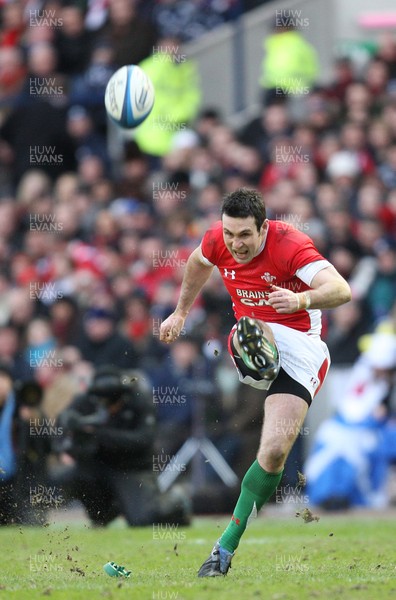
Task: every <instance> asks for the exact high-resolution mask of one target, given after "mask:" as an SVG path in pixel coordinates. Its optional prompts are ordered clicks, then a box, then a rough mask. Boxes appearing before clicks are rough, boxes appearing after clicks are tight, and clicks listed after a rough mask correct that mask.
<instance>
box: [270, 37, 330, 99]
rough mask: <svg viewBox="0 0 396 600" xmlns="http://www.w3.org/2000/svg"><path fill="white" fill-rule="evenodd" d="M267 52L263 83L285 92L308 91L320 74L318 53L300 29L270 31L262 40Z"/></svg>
mask: <svg viewBox="0 0 396 600" xmlns="http://www.w3.org/2000/svg"><path fill="white" fill-rule="evenodd" d="M263 46H264V50H265V55H264V59H263V62H262V74H261V78H260V84H261V85H262V86H263V87H264V88H266V89H274V88H281V89H283V91H284V92H285V93H291V94H293V93H297V94H298V93H308V91H309V89H307V88H310V86H312V84H313V83H314V82H315V81H316V79H317V77H318V74H319V66H318V59H317V53H316V50H315V49H314V47H313V46H311V44H309V43H308V42H307V41H306V40H305V39H304V38H303V36H302V35H301V33H299V32H298V31H285V32H284V33H275V34H273V35H270V36H269V37H267V38H266V39H264V42H263Z"/></svg>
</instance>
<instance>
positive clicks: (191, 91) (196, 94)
mask: <svg viewBox="0 0 396 600" xmlns="http://www.w3.org/2000/svg"><path fill="white" fill-rule="evenodd" d="M175 58H176V57H175V56H168V55H166V54H154V55H152V56H150V57H149V58H146V59H145V60H144V61H142V62H141V63H140V65H139V66H140V67H141V68H142V69H143V71H144V72H145V73H147V75H148V76H149V77H150V78H151V80H152V82H153V85H154V90H155V101H154V106H153V109H152V111H151V113H150V115H149V116H148V117H147V119H146V120H145V121H144V122H143V123H142V124H141V125H139V127H137V128H136V132H135V136H134V137H135V140H136V142H137V143H138V145H139V148H140V149H141V150H142V151H143V152H146V153H147V154H152V155H154V156H164V155H165V154H167V153H168V152H169V151H170V149H171V146H172V139H173V137H174V135H175V133H177V132H178V131H183V130H185V129H187V127H188V124H189V123H190V122H191V121H193V120H194V119H195V117H196V116H197V113H198V108H199V105H200V101H201V90H200V88H199V80H198V71H197V69H196V66H195V63H194V62H192V61H190V60H187V59H186V60H185V61H184V62H177V61H176V60H175ZM179 58H181V59H183V57H182V56H181V57H180V56H179Z"/></svg>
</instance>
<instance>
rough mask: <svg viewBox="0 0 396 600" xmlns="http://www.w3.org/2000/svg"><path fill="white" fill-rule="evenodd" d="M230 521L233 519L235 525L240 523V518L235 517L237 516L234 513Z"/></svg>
mask: <svg viewBox="0 0 396 600" xmlns="http://www.w3.org/2000/svg"><path fill="white" fill-rule="evenodd" d="M231 521H235V524H236V525H240V523H241V520H240V519H237V518H236V517H235V516H234V515H232V519H231Z"/></svg>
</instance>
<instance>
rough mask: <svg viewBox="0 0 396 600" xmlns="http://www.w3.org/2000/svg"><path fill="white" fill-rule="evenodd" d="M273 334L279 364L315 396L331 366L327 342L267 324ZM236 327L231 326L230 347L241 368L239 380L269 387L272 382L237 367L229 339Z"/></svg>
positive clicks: (274, 324) (263, 388) (295, 330)
mask: <svg viewBox="0 0 396 600" xmlns="http://www.w3.org/2000/svg"><path fill="white" fill-rule="evenodd" d="M266 325H268V327H270V328H271V330H272V333H273V334H274V338H275V342H276V345H277V348H278V351H279V358H280V366H281V367H282V369H283V370H284V371H285V372H286V373H287V374H288V375H289V376H290V377H291V378H292V379H294V380H295V381H297V382H298V383H300V384H301V385H302V386H304V387H305V388H306V389H307V390H308V392H309V393H310V395H311V398H313V397H314V396H315V395H316V394H317V393H318V391H319V390H320V388H321V387H322V384H323V382H324V380H325V378H326V375H327V373H328V370H329V367H330V354H329V351H328V348H327V346H326V344H325V343H324V342H323V341H322V340H321V339H320V337H319V336H313V335H308V334H307V333H304V332H302V331H297V329H291V328H290V327H286V326H285V325H279V324H278V323H266ZM235 330H236V325H234V327H233V328H232V329H231V332H230V337H229V345H228V349H229V352H230V354H231V358H232V359H233V361H234V364H235V367H236V369H237V371H238V376H239V381H241V382H242V383H245V384H247V385H250V386H252V387H254V388H257V389H259V390H268V389H269V388H270V387H271V384H272V383H273V382H272V381H268V380H266V379H260V380H256V379H254V378H253V377H250V376H249V375H244V374H242V373H241V372H240V370H239V369H238V367H237V365H236V363H235V360H234V357H233V352H232V348H231V344H230V341H231V339H232V336H233V335H234V333H235Z"/></svg>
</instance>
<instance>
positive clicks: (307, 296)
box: [304, 292, 311, 310]
mask: <svg viewBox="0 0 396 600" xmlns="http://www.w3.org/2000/svg"><path fill="white" fill-rule="evenodd" d="M304 296H305V308H306V310H307V309H308V308H309V307H310V306H311V294H310V293H309V292H304Z"/></svg>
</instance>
